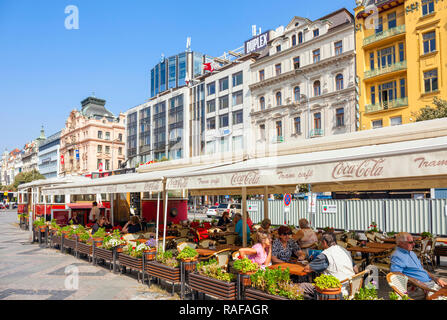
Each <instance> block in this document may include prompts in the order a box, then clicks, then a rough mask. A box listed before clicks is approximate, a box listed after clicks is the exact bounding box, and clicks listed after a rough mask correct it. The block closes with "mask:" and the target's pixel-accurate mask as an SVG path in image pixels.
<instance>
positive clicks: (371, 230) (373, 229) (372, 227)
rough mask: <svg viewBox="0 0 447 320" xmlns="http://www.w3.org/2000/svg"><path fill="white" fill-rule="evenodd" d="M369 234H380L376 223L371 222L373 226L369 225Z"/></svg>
mask: <svg viewBox="0 0 447 320" xmlns="http://www.w3.org/2000/svg"><path fill="white" fill-rule="evenodd" d="M367 232H370V233H373V232H380V231H379V229H377V223H375V222H374V221H373V222H371V224H370V225H369V229H368V231H367Z"/></svg>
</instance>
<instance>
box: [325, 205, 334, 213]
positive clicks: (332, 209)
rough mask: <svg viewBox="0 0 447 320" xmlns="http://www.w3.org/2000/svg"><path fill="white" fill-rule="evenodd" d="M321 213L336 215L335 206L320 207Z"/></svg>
mask: <svg viewBox="0 0 447 320" xmlns="http://www.w3.org/2000/svg"><path fill="white" fill-rule="evenodd" d="M321 213H337V205H336V204H327V205H324V206H322V207H321Z"/></svg>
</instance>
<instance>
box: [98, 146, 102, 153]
mask: <svg viewBox="0 0 447 320" xmlns="http://www.w3.org/2000/svg"><path fill="white" fill-rule="evenodd" d="M98 153H102V146H101V145H98Z"/></svg>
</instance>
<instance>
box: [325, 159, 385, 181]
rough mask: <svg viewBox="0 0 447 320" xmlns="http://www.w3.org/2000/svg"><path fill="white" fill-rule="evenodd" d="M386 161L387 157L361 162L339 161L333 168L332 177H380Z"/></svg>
mask: <svg viewBox="0 0 447 320" xmlns="http://www.w3.org/2000/svg"><path fill="white" fill-rule="evenodd" d="M384 162H385V159H368V160H364V161H362V162H361V163H360V164H352V163H349V162H339V163H338V164H337V165H336V166H335V167H334V170H332V177H333V178H334V179H341V178H374V177H379V176H381V175H382V173H383V163H384Z"/></svg>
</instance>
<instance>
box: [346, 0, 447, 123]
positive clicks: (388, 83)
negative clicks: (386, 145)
mask: <svg viewBox="0 0 447 320" xmlns="http://www.w3.org/2000/svg"><path fill="white" fill-rule="evenodd" d="M357 4H358V7H357V8H355V10H354V11H355V18H356V27H355V32H356V37H355V38H356V69H357V76H358V79H357V80H358V91H359V93H358V116H359V130H368V129H373V128H379V127H386V126H391V125H399V124H405V123H411V122H415V121H416V116H415V114H416V113H417V112H418V111H419V110H420V109H421V108H423V107H425V106H427V105H431V106H433V98H434V97H438V98H442V99H447V80H446V76H447V0H409V1H407V0H392V1H390V0H364V1H359V2H358V3H357Z"/></svg>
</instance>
